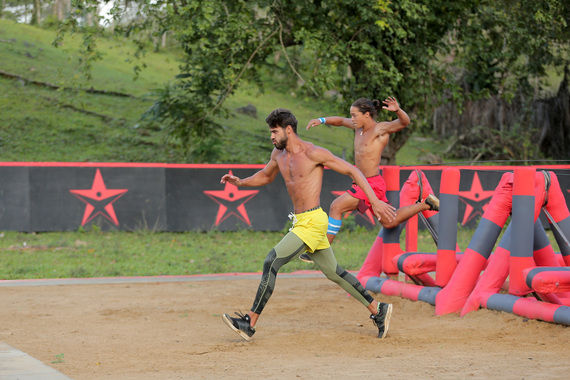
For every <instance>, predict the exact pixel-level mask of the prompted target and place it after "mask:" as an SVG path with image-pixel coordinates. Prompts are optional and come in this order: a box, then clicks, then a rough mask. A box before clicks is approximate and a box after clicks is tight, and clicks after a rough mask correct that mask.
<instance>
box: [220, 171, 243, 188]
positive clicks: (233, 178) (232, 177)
mask: <svg viewBox="0 0 570 380" xmlns="http://www.w3.org/2000/svg"><path fill="white" fill-rule="evenodd" d="M226 182H229V183H231V184H232V185H234V186H240V185H241V179H240V178H239V177H236V176H235V175H231V174H224V176H223V177H222V179H221V180H220V183H223V184H225V183H226Z"/></svg>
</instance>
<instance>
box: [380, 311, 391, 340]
mask: <svg viewBox="0 0 570 380" xmlns="http://www.w3.org/2000/svg"><path fill="white" fill-rule="evenodd" d="M391 316H392V304H391V303H390V304H388V310H386V317H384V333H383V334H382V336H381V337H380V339H384V338H386V335H387V334H388V327H389V326H390V317H391Z"/></svg>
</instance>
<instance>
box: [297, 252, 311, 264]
mask: <svg viewBox="0 0 570 380" xmlns="http://www.w3.org/2000/svg"><path fill="white" fill-rule="evenodd" d="M299 260H301V261H304V262H306V263H309V264H313V263H314V261H313V259H311V258H310V257H309V255H308V254H307V253H303V254H302V255H301V256H299Z"/></svg>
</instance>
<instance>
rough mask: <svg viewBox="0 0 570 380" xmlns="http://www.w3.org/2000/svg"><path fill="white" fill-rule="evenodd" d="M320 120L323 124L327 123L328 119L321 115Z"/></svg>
mask: <svg viewBox="0 0 570 380" xmlns="http://www.w3.org/2000/svg"><path fill="white" fill-rule="evenodd" d="M319 121H320V122H321V124H326V123H327V119H325V118H324V117H319Z"/></svg>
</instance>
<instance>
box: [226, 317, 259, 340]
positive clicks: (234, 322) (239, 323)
mask: <svg viewBox="0 0 570 380" xmlns="http://www.w3.org/2000/svg"><path fill="white" fill-rule="evenodd" d="M235 315H237V316H238V317H239V318H232V317H230V316H229V315H227V314H222V319H223V320H224V322H226V324H227V325H228V326H230V328H231V329H232V330H234V331H235V332H237V333H238V334H239V335H241V337H242V338H243V339H245V340H250V339H251V337H252V336H253V334H255V328H254V327H251V325H250V322H251V318H250V317H249V315H247V314H245V315H244V314H242V313H235Z"/></svg>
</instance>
